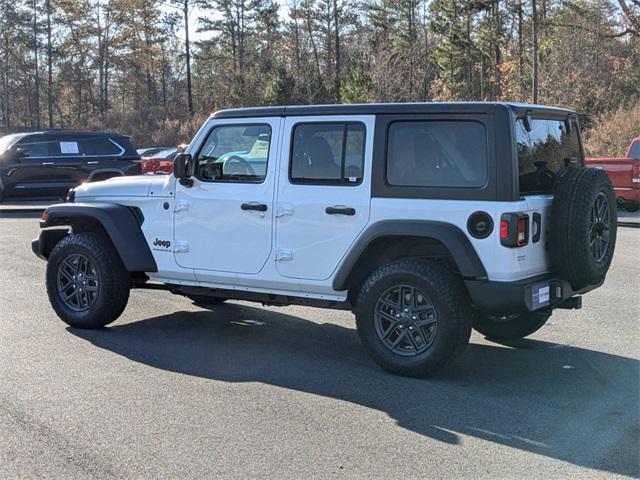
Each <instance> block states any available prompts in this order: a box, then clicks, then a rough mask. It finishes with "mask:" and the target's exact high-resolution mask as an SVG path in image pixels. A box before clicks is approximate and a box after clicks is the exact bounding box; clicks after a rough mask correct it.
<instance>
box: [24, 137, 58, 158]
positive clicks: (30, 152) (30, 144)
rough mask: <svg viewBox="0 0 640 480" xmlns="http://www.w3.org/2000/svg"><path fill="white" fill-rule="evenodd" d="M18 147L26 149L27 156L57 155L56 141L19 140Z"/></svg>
mask: <svg viewBox="0 0 640 480" xmlns="http://www.w3.org/2000/svg"><path fill="white" fill-rule="evenodd" d="M16 146H17V147H19V148H22V149H23V150H25V151H26V158H46V157H54V156H56V149H55V142H50V141H41V142H38V141H29V140H27V141H26V142H19V143H18V144H17V145H16Z"/></svg>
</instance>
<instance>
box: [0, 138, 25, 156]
mask: <svg viewBox="0 0 640 480" xmlns="http://www.w3.org/2000/svg"><path fill="white" fill-rule="evenodd" d="M22 137H24V135H21V134H19V133H14V134H13V135H5V136H4V137H0V153H2V152H4V151H5V150H6V149H7V148H9V147H10V146H11V145H13V144H14V143H16V142H17V141H18V140H20V139H21V138H22Z"/></svg>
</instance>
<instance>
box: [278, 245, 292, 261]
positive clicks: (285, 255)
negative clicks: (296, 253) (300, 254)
mask: <svg viewBox="0 0 640 480" xmlns="http://www.w3.org/2000/svg"><path fill="white" fill-rule="evenodd" d="M291 260H293V252H292V251H291V250H289V249H288V248H279V249H278V252H277V253H276V262H290V261H291Z"/></svg>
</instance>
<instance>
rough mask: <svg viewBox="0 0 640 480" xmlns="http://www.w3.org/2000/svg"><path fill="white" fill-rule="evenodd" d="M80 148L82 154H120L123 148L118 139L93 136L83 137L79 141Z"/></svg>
mask: <svg viewBox="0 0 640 480" xmlns="http://www.w3.org/2000/svg"><path fill="white" fill-rule="evenodd" d="M80 150H81V152H82V154H83V155H95V156H120V155H122V154H123V153H124V150H125V149H124V147H123V146H122V145H120V143H119V142H118V140H112V139H110V138H108V137H93V138H83V139H82V140H81V141H80Z"/></svg>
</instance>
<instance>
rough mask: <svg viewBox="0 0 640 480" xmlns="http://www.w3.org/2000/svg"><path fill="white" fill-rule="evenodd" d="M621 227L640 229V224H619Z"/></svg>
mask: <svg viewBox="0 0 640 480" xmlns="http://www.w3.org/2000/svg"><path fill="white" fill-rule="evenodd" d="M618 226H619V227H632V228H640V222H618Z"/></svg>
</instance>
